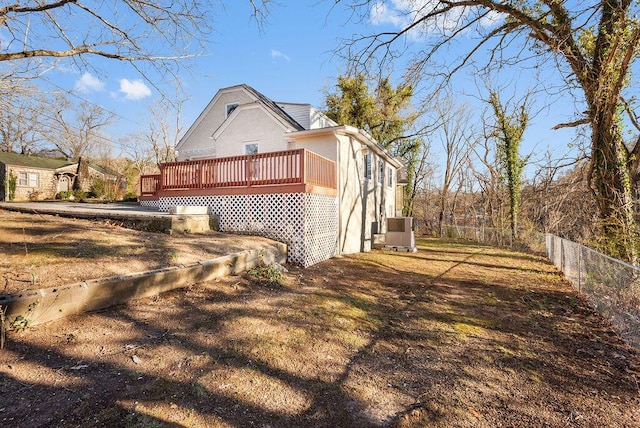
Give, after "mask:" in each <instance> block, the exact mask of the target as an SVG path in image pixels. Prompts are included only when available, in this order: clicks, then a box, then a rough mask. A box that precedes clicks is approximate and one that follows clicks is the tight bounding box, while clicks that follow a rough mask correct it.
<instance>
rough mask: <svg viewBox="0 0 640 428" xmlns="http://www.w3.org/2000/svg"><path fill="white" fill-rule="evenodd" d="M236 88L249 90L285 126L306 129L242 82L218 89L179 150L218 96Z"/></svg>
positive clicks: (177, 147) (177, 145)
mask: <svg viewBox="0 0 640 428" xmlns="http://www.w3.org/2000/svg"><path fill="white" fill-rule="evenodd" d="M234 89H242V90H244V91H245V92H247V93H248V94H249V96H250V97H251V98H254V99H255V102H257V103H259V104H260V105H262V106H263V107H264V108H265V110H267V111H268V112H269V113H271V114H272V115H273V116H275V117H277V118H278V120H279V121H280V122H282V123H283V124H284V125H285V126H287V127H290V128H292V130H293V131H303V130H304V129H305V128H304V126H302V125H300V124H299V123H298V122H297V121H296V120H295V119H294V118H293V117H291V116H290V115H289V114H288V113H287V112H285V111H284V110H283V109H282V108H281V107H280V106H279V105H278V104H277V103H275V102H274V101H273V100H271V99H270V98H268V97H267V96H265V95H263V94H262V93H260V92H258V91H256V90H255V89H253V88H252V87H251V86H249V85H247V84H245V83H241V84H239V85H235V86H228V87H226V88H221V89H218V91H217V92H216V94H215V95H214V96H213V98H211V101H209V104H207V106H206V107H205V108H204V110H202V112H200V114H199V115H198V117H197V118H196V120H195V121H194V122H193V123H192V124H191V126H189V128H188V129H187V131H186V132H185V133H184V135H183V136H182V137H181V138H180V141H178V144H176V149H178V150H179V149H180V148H181V146H182V144H183V143H184V142H185V141H187V139H188V138H189V136H190V135H191V133H192V132H193V131H194V130H195V129H196V128H197V127H198V126H199V125H200V123H201V122H202V121H203V120H205V119H206V117H207V116H208V114H209V112H210V111H211V109H212V108H213V106H214V105H215V104H216V101H217V99H218V97H219V96H220V95H221V94H222V93H225V92H229V91H232V90H234ZM221 126H222V124H221V125H220V127H221Z"/></svg>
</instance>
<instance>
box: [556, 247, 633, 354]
mask: <svg viewBox="0 0 640 428" xmlns="http://www.w3.org/2000/svg"><path fill="white" fill-rule="evenodd" d="M546 246H547V256H548V257H549V259H550V260H551V262H552V263H553V264H554V265H556V267H557V268H558V269H560V270H561V271H562V272H564V274H565V277H566V278H567V279H569V280H570V281H571V282H572V283H573V285H574V286H575V287H576V288H577V289H578V291H580V292H581V293H583V294H584V295H586V296H587V298H588V300H589V302H590V303H591V304H592V305H593V306H595V307H596V309H597V310H598V311H599V312H600V313H601V314H603V315H604V316H605V317H606V318H608V319H609V320H610V321H611V323H612V324H613V326H614V327H615V328H616V330H617V331H618V332H619V333H620V334H621V335H622V337H623V338H624V339H625V340H626V341H627V342H628V343H630V344H632V345H633V346H635V347H636V348H639V349H640V269H638V268H637V267H635V266H632V265H630V264H627V263H624V262H622V261H620V260H617V259H614V258H612V257H609V256H606V255H604V254H602V253H599V252H597V251H595V250H592V249H591V248H588V247H585V246H584V245H581V244H577V243H575V242H572V241H569V240H567V239H563V238H560V237H558V236H555V235H551V234H547V235H546Z"/></svg>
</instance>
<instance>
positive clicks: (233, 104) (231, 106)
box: [226, 103, 238, 117]
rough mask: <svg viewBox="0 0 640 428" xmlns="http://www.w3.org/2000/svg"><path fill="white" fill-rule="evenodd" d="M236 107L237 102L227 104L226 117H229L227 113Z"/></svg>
mask: <svg viewBox="0 0 640 428" xmlns="http://www.w3.org/2000/svg"><path fill="white" fill-rule="evenodd" d="M236 107H238V103H231V104H227V105H226V108H227V115H226V117H229V115H230V114H231V113H233V111H234V110H235V109H236Z"/></svg>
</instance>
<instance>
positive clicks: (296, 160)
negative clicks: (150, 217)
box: [140, 149, 337, 196]
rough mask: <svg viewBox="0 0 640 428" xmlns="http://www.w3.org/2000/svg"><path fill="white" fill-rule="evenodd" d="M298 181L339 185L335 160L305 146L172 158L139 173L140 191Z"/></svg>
mask: <svg viewBox="0 0 640 428" xmlns="http://www.w3.org/2000/svg"><path fill="white" fill-rule="evenodd" d="M296 184H298V185H311V186H318V187H326V188H329V189H336V188H337V186H336V164H335V162H333V161H331V160H329V159H326V158H324V157H322V156H320V155H317V154H315V153H313V152H310V151H308V150H306V149H297V150H287V151H282V152H270V153H258V154H254V155H244V156H232V157H226V158H213V159H200V160H193V161H184V162H169V163H163V164H161V165H160V174H158V175H143V176H142V177H140V194H141V195H143V196H150V195H157V194H159V193H165V192H173V191H178V192H179V191H187V190H189V191H194V190H196V191H197V190H206V189H221V188H238V187H240V188H242V187H245V188H249V187H255V186H274V185H276V186H283V185H284V186H286V185H296Z"/></svg>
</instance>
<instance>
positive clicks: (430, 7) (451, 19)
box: [369, 0, 504, 39]
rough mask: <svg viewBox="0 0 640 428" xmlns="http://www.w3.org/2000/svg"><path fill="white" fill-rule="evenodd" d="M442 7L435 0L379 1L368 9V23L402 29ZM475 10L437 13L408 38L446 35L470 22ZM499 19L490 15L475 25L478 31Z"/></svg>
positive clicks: (496, 13) (462, 9)
mask: <svg viewBox="0 0 640 428" xmlns="http://www.w3.org/2000/svg"><path fill="white" fill-rule="evenodd" d="M441 7H442V4H441V3H440V2H439V1H438V0H378V1H377V2H375V3H374V4H373V6H371V9H370V10H369V22H370V23H371V24H372V25H390V26H392V27H394V28H396V29H402V28H406V27H407V26H409V25H411V24H413V23H415V22H416V21H418V20H419V19H420V18H422V17H424V16H425V15H427V14H429V13H431V12H433V11H435V10H438V9H440V8H441ZM477 11H478V9H477V8H470V7H466V8H462V7H458V8H454V9H453V10H451V11H450V12H448V13H443V14H439V15H437V16H436V17H434V18H433V19H430V20H428V21H427V22H423V23H421V24H420V25H417V26H416V27H415V28H414V29H412V30H410V31H409V32H408V37H410V38H412V39H419V38H421V37H424V36H428V35H430V34H434V33H439V32H445V33H449V32H451V31H453V30H455V29H457V28H460V26H461V25H465V24H466V23H467V22H468V21H469V19H474V18H475V15H474V16H472V14H474V13H476V12H477ZM502 19H504V15H503V14H500V13H498V12H490V13H489V14H487V15H486V16H485V17H483V18H481V19H480V20H479V21H478V25H479V27H480V28H487V27H493V26H495V25H496V24H497V23H498V22H500V21H501V20H502Z"/></svg>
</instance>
